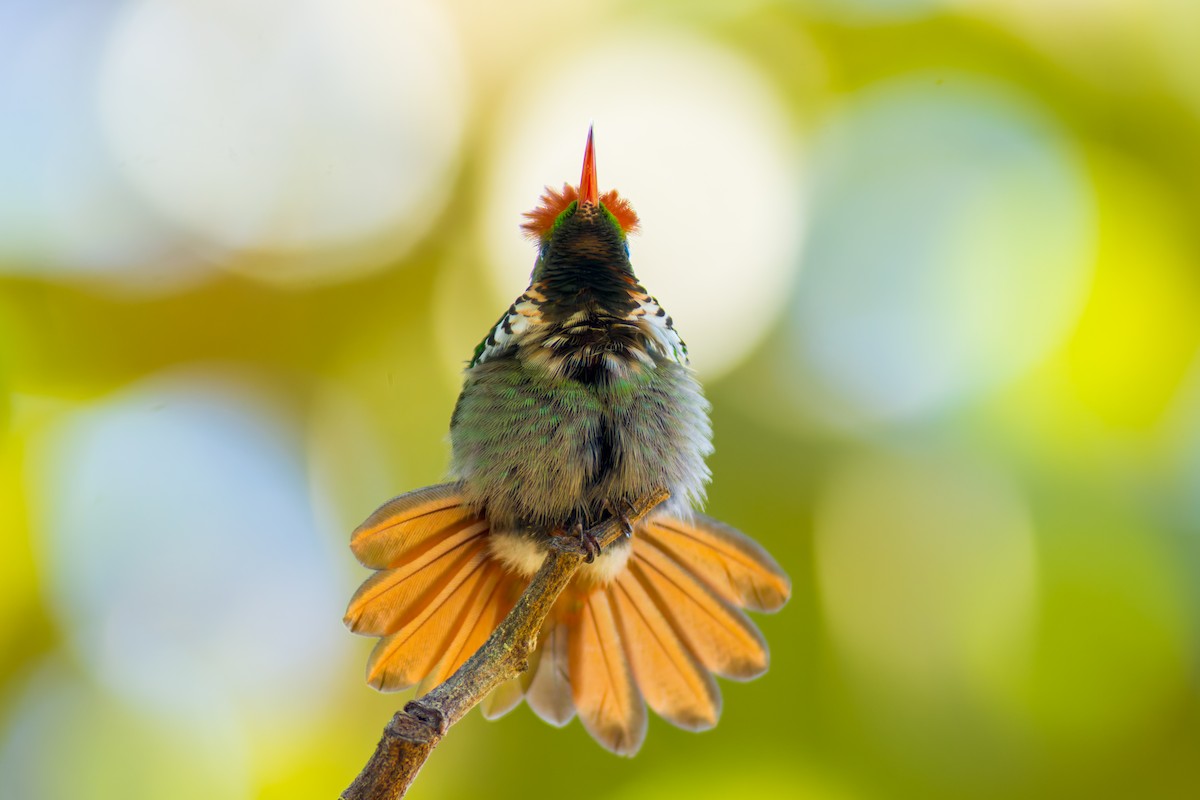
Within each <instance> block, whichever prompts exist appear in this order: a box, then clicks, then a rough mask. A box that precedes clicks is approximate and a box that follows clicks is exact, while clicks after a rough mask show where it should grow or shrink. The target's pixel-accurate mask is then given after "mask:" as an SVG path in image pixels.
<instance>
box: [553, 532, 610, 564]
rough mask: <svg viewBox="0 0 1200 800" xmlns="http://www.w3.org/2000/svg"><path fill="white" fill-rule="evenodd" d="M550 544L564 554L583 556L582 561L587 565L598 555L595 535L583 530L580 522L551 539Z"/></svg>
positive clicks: (598, 548)
mask: <svg viewBox="0 0 1200 800" xmlns="http://www.w3.org/2000/svg"><path fill="white" fill-rule="evenodd" d="M552 543H553V545H554V547H555V548H557V549H558V550H561V551H562V552H564V553H574V554H575V555H579V556H583V559H584V561H586V562H587V563H589V564H591V563H592V562H593V561H595V560H596V556H598V555H600V540H599V539H597V538H596V534H594V533H592V532H591V531H589V530H587V529H586V528H584V527H583V523H581V522H576V523H575V524H574V525H573V526H572V527H571V529H570V530H568V531H566V532H564V533H563V534H562V535H559V536H554V537H552Z"/></svg>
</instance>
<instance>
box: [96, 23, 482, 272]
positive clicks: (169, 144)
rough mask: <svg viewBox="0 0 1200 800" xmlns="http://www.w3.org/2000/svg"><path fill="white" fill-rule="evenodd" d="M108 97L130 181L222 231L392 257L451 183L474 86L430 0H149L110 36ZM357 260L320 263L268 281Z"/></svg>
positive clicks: (271, 246) (184, 217) (196, 222)
mask: <svg viewBox="0 0 1200 800" xmlns="http://www.w3.org/2000/svg"><path fill="white" fill-rule="evenodd" d="M100 103H101V109H102V112H103V114H104V119H105V123H106V129H107V132H108V136H109V139H110V142H111V146H112V148H113V149H114V151H115V152H116V153H117V154H118V156H119V157H120V159H121V163H122V165H123V167H124V168H125V170H126V174H127V176H128V178H129V179H130V180H131V181H132V182H133V184H134V185H135V186H136V187H137V188H138V189H140V190H141V191H142V192H144V193H145V195H146V196H147V198H148V199H149V200H150V201H151V202H153V203H154V204H155V205H156V207H158V208H159V209H160V210H162V211H163V212H164V213H166V214H168V215H170V216H171V217H173V218H174V219H177V220H178V221H180V222H181V223H183V224H185V225H187V226H188V227H190V228H191V229H193V230H195V231H197V232H199V233H201V234H203V235H204V236H206V237H209V238H210V239H212V240H213V241H215V242H217V243H219V244H221V245H223V246H226V247H229V248H233V249H239V250H251V251H285V252H287V251H297V250H299V251H303V250H310V249H313V248H319V247H322V246H334V245H339V244H343V243H346V242H354V241H356V240H359V239H362V238H363V237H371V236H385V237H386V238H387V240H388V247H389V253H388V255H389V256H390V257H392V258H394V257H396V256H398V255H399V254H400V253H401V252H402V251H403V249H404V248H405V246H406V245H408V244H411V243H412V242H413V241H414V240H415V239H416V238H417V237H418V236H419V235H420V234H421V233H423V232H424V231H425V230H426V229H427V227H428V225H429V223H430V222H431V221H432V219H433V218H434V216H435V215H436V213H437V212H438V211H439V210H440V209H441V207H442V205H443V204H444V202H445V200H446V198H447V196H448V184H449V183H450V180H451V176H452V170H453V169H454V164H455V159H456V157H457V152H458V146H459V143H460V139H461V134H462V130H463V124H464V115H465V106H466V93H465V87H464V74H463V68H462V65H461V59H460V54H459V52H458V45H457V40H456V38H455V36H454V32H453V29H452V28H451V26H450V23H449V22H448V21H447V20H446V18H445V14H444V12H443V11H442V9H441V8H440V7H438V6H436V5H434V4H433V3H430V2H425V0H411V1H410V2H405V3H391V2H387V0H364V2H357V3H324V2H317V1H316V0H300V1H299V2H286V0H252V1H250V2H246V1H245V0H203V2H201V1H200V0H186V1H185V2H180V1H179V0H140V2H136V3H133V4H131V5H130V6H129V8H128V10H127V12H126V14H125V16H124V17H123V18H122V19H121V20H120V21H119V22H118V24H117V26H116V29H115V31H114V33H113V35H112V39H111V42H110V44H109V48H108V56H107V60H106V64H105V67H104V71H103V73H102V77H101V92H100ZM248 261H249V263H246V264H239V265H238V268H239V269H242V270H243V271H247V272H249V273H251V274H256V272H255V265H254V263H253V259H250V260H248ZM385 261H386V259H378V258H377V259H375V260H374V261H373V262H370V263H368V262H366V261H365V260H364V265H362V266H359V267H358V269H360V270H361V269H366V268H370V267H373V266H376V265H377V264H379V263H384V262H385ZM354 271H355V265H354V264H352V263H351V264H347V263H346V262H345V261H344V260H339V259H327V260H319V259H318V260H313V261H309V262H301V264H300V266H297V267H295V268H294V269H292V270H290V271H289V270H281V269H280V268H279V267H278V265H275V264H271V265H270V266H269V267H268V268H264V271H263V274H262V275H261V277H265V278H267V279H269V280H272V281H276V282H280V283H301V284H303V283H314V282H321V281H330V280H339V279H343V278H346V277H348V276H350V275H352V274H353V273H354ZM323 273H325V274H323Z"/></svg>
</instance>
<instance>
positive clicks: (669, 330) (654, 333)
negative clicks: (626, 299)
mask: <svg viewBox="0 0 1200 800" xmlns="http://www.w3.org/2000/svg"><path fill="white" fill-rule="evenodd" d="M633 299H634V300H635V301H636V302H637V307H636V308H634V309H633V311H631V312H629V316H628V317H627V319H628V320H630V321H631V322H636V323H638V325H640V326H641V327H642V329H643V330H645V331H646V332H647V333H648V334H650V337H651V340H652V341H653V342H654V343H655V344H656V345H657V346H658V348H659V350H661V351H662V354H663V355H664V356H667V357H668V358H672V359H674V360H675V361H676V362H677V363H679V364H682V365H684V366H687V364H688V350H687V344H685V343H684V341H683V339H682V338H681V337H680V336H679V332H678V331H677V330H675V322H674V320H672V319H671V317H670V316H669V315H668V314H667V312H666V310H665V309H664V308H663V307H662V306H661V305H659V303H658V298H656V297H651V296H650V295H648V294H643V293H637V294H634V295H633Z"/></svg>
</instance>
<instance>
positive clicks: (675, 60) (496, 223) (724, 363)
mask: <svg viewBox="0 0 1200 800" xmlns="http://www.w3.org/2000/svg"><path fill="white" fill-rule="evenodd" d="M591 38H592V40H594V41H595V44H589V45H588V46H586V47H583V48H580V49H573V50H571V51H570V52H569V55H566V54H564V53H562V52H559V51H548V52H547V53H546V54H545V55H544V56H543V57H542V59H540V60H538V62H537V63H535V64H534V65H533V68H532V69H531V71H530V72H529V74H528V75H527V76H526V77H525V78H524V79H522V80H519V81H516V84H517V85H518V86H519V87H520V89H519V91H517V92H514V94H513V95H512V96H511V97H509V98H508V99H507V101H506V103H505V104H504V106H503V107H502V110H501V114H500V122H499V124H498V125H497V131H496V133H495V135H494V140H495V142H496V144H495V146H494V147H493V148H492V149H491V153H490V155H489V156H488V166H489V168H490V174H489V180H488V191H487V193H486V196H487V197H488V198H489V199H488V202H487V206H486V208H487V217H486V228H485V233H486V239H485V245H486V252H487V254H488V261H489V265H490V266H491V267H492V270H493V274H494V276H495V283H496V287H497V294H496V296H495V303H496V309H497V312H499V311H500V310H501V309H503V308H504V307H505V306H506V305H507V304H508V303H509V302H511V301H512V298H513V297H515V296H516V295H518V294H519V293H520V292H521V290H522V289H524V288H525V285H526V283H527V282H528V277H529V272H530V268H531V266H532V264H533V259H534V254H535V249H534V246H533V245H532V244H531V243H530V242H529V241H528V240H526V239H524V238H523V237H522V235H521V231H520V229H519V227H518V226H519V225H520V222H521V214H522V213H523V212H525V211H528V210H530V209H532V208H533V207H534V206H536V205H537V203H538V197H539V195H540V194H541V191H542V187H543V186H546V185H550V186H554V187H561V186H562V184H563V183H565V182H566V183H571V184H572V185H574V184H576V183H578V181H579V172H580V166H581V164H582V158H583V145H584V140H585V137H586V134H587V129H588V124H589V121H593V120H594V122H595V136H596V156H597V165H598V166H597V173H598V177H599V183H600V191H601V192H604V191H607V190H608V189H613V188H615V189H617V190H618V191H619V192H620V193H621V194H622V195H623V196H624V197H627V198H628V199H629V200H630V201H631V202H632V204H633V207H634V208H635V209H636V210H637V212H638V214H639V216H640V217H641V221H642V232H641V233H640V234H637V235H635V236H632V237H631V238H630V250H631V260H632V262H633V267H634V271H635V272H636V273H637V275H638V278H639V279H640V280H641V281H642V283H643V285H645V286H646V288H647V289H648V290H649V291H650V292H651V293H653V294H654V295H655V296H657V297H658V299H659V300H661V301H662V303H663V305H664V307H665V308H666V309H667V310H668V311H669V312H670V313H671V315H672V316H673V317H674V318H675V320H676V322H677V323H678V328H679V330H680V332H681V334H682V335H683V337H684V339H685V340H686V341H687V343H688V346H689V349H690V352H691V355H692V363H693V365H694V366H695V367H696V368H697V370H699V371H700V372H701V374H702V375H704V376H705V377H710V378H711V377H713V376H715V375H717V374H720V373H721V372H724V371H726V370H728V369H729V368H731V367H732V366H733V365H734V364H736V363H737V362H738V361H740V360H741V359H742V358H743V357H744V356H745V355H746V354H747V353H748V352H749V351H750V350H751V349H752V348H753V347H754V345H755V344H757V342H758V341H759V340H760V339H761V337H762V336H763V335H764V334H765V332H766V331H767V329H768V328H769V327H770V325H771V324H772V322H773V321H774V320H775V319H776V317H777V315H778V314H779V313H780V312H781V311H782V309H783V306H784V304H785V302H786V298H787V295H788V291H789V287H790V285H791V283H792V279H793V275H794V271H795V265H796V262H797V255H796V254H797V252H798V250H799V246H800V241H801V238H802V226H803V221H804V215H803V211H802V202H801V191H800V189H799V188H798V179H797V174H798V149H799V148H798V146H797V143H796V141H795V139H794V138H793V135H792V133H791V130H790V123H789V120H788V119H787V117H786V116H785V112H784V104H783V101H782V99H781V98H779V97H777V96H776V95H775V94H774V93H773V91H772V88H771V86H770V85H769V84H768V82H767V80H766V79H765V78H764V77H763V76H762V75H760V74H759V73H758V72H757V71H756V70H755V69H753V68H752V67H751V66H750V65H749V64H748V63H746V62H745V61H744V60H742V59H741V58H740V57H739V56H737V55H735V54H734V53H731V52H730V51H728V50H725V49H723V48H721V47H720V46H718V45H716V44H714V43H711V42H707V41H704V40H700V39H697V38H691V37H687V36H683V35H680V34H678V33H674V32H672V33H661V32H657V33H651V32H626V33H612V34H610V35H609V36H607V37H606V36H603V35H601V36H597V37H591ZM563 64H569V67H568V68H563V66H562V65H563ZM551 65H552V66H551ZM482 333H483V331H480V334H481V335H482Z"/></svg>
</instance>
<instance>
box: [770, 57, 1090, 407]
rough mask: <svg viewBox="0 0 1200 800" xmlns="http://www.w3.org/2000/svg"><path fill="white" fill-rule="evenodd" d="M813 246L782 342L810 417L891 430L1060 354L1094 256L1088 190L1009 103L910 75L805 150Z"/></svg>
mask: <svg viewBox="0 0 1200 800" xmlns="http://www.w3.org/2000/svg"><path fill="white" fill-rule="evenodd" d="M812 159H813V163H814V165H816V166H815V167H814V174H813V201H812V202H813V205H812V235H811V236H810V237H809V239H808V242H807V250H806V253H805V257H804V260H805V268H804V271H803V277H802V278H801V282H800V287H799V292H798V293H797V297H796V305H795V310H796V313H795V314H793V315H792V318H791V325H790V328H791V331H790V335H789V336H788V337H787V341H788V346H789V347H790V348H791V349H792V353H793V355H792V358H793V359H794V360H795V362H797V363H799V364H802V365H803V366H804V367H805V369H806V370H808V371H809V372H810V373H811V374H813V375H815V376H816V378H817V380H818V383H819V384H820V385H819V390H820V393H821V394H824V395H825V396H824V397H822V398H821V399H818V400H815V401H814V398H816V397H818V396H819V395H818V393H814V392H812V390H811V388H810V387H797V389H796V392H795V394H796V395H797V398H796V399H797V401H798V402H799V403H801V404H808V405H809V406H810V407H811V408H812V410H813V411H814V412H815V413H816V414H817V415H819V416H820V415H824V416H826V417H829V418H834V417H836V418H837V419H838V421H839V422H842V423H843V424H844V423H845V420H844V419H843V418H857V420H858V421H862V420H866V421H872V422H874V421H891V420H902V419H907V418H913V417H917V416H920V415H922V414H927V413H930V412H935V411H938V410H941V409H942V408H944V407H946V406H948V405H951V404H952V403H954V402H957V401H960V400H962V399H963V398H966V397H969V396H971V395H972V394H973V393H975V392H977V391H980V390H986V389H989V388H992V387H994V386H995V385H997V384H1001V383H1003V382H1005V381H1008V380H1011V379H1013V378H1014V377H1016V376H1017V375H1020V374H1021V373H1022V372H1024V371H1025V370H1028V369H1029V368H1031V367H1032V366H1034V365H1036V364H1037V363H1038V362H1039V361H1040V360H1042V359H1044V358H1045V357H1046V356H1048V355H1049V354H1050V353H1051V352H1053V350H1054V348H1055V347H1057V346H1058V345H1059V344H1061V342H1062V341H1063V340H1064V338H1065V337H1066V335H1067V334H1068V333H1069V332H1070V330H1071V328H1072V326H1073V325H1074V323H1075V322H1076V320H1077V319H1078V317H1079V314H1080V313H1081V312H1082V309H1083V306H1084V303H1085V302H1086V299H1087V293H1088V290H1089V288H1090V282H1091V273H1092V269H1093V262H1094V252H1095V221H1094V216H1095V209H1094V197H1093V188H1092V186H1091V183H1090V182H1089V180H1088V177H1087V175H1086V173H1085V171H1084V169H1083V166H1082V165H1081V163H1080V158H1079V157H1078V155H1077V153H1076V152H1075V151H1074V150H1073V149H1072V148H1071V146H1070V143H1069V141H1068V140H1067V139H1066V138H1065V136H1064V135H1063V133H1062V132H1061V131H1060V130H1059V129H1058V128H1057V126H1056V125H1055V124H1054V123H1053V121H1052V120H1051V119H1049V118H1048V117H1047V116H1046V115H1045V114H1044V113H1042V112H1041V110H1040V109H1038V108H1037V107H1036V106H1035V105H1034V104H1033V103H1031V102H1030V101H1029V100H1027V99H1026V98H1023V97H1021V96H1020V95H1019V94H1017V93H1015V92H1014V91H1013V90H1011V89H1008V88H1007V87H1004V86H1002V85H999V84H996V83H993V82H991V81H988V80H985V79H981V78H975V77H971V76H965V75H948V76H942V75H936V74H932V73H922V74H915V75H910V76H906V77H904V78H899V79H894V80H890V81H885V82H883V83H881V84H879V85H877V86H874V87H871V88H869V89H866V90H863V91H862V92H860V93H858V94H857V95H854V96H851V97H849V98H848V99H847V102H846V106H845V108H844V109H843V110H842V111H841V112H840V113H839V114H837V115H835V116H834V117H833V118H832V119H831V120H830V122H829V123H828V124H827V126H826V128H825V129H824V130H823V131H822V132H821V133H820V134H819V135H818V136H817V137H816V138H815V140H814V147H813V151H812Z"/></svg>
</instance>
